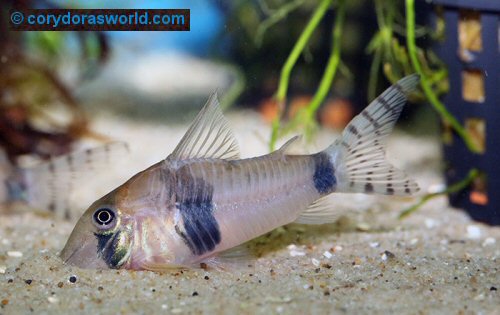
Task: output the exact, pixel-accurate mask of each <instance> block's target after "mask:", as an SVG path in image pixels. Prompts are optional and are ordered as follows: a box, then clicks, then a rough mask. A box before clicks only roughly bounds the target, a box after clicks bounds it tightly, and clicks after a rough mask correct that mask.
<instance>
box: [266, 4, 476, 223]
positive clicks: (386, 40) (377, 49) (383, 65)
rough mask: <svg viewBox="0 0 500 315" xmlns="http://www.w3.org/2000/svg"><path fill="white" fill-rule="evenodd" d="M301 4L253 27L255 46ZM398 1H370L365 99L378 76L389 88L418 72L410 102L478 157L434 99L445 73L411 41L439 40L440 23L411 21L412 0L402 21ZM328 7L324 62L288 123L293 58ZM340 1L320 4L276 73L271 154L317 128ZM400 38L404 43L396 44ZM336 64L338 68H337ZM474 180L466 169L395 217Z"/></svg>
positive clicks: (334, 56)
mask: <svg viewBox="0 0 500 315" xmlns="http://www.w3.org/2000/svg"><path fill="white" fill-rule="evenodd" d="M301 4H302V1H294V2H291V3H289V4H288V5H287V6H286V7H285V6H283V8H282V9H281V10H278V11H277V13H276V14H275V15H273V16H272V17H271V18H270V19H269V20H267V21H266V23H265V24H263V26H262V27H261V28H259V32H258V37H257V42H261V40H262V37H263V34H264V32H265V31H266V30H267V29H268V28H269V27H270V26H271V25H273V24H275V23H277V21H278V20H279V19H280V18H281V17H283V16H286V15H287V14H288V13H289V12H291V11H292V10H295V9H296V8H297V7H299V6H300V5H301ZM400 4H401V2H399V1H396V0H385V1H384V0H374V8H375V15H376V18H377V24H378V27H379V29H378V30H377V31H376V32H375V35H374V36H373V37H372V39H371V41H370V42H369V44H368V45H367V48H366V52H367V53H368V54H370V55H372V56H373V59H372V63H371V66H370V72H369V73H370V75H369V83H368V98H369V100H371V99H374V98H375V96H376V94H377V87H378V82H377V81H378V78H379V73H380V71H382V72H383V74H384V75H385V77H386V78H387V79H388V80H389V81H390V82H391V83H394V82H396V81H397V80H399V79H400V78H402V77H404V76H406V75H409V74H411V73H415V72H416V73H418V74H419V75H420V77H421V81H420V87H421V91H416V92H415V93H414V95H413V96H412V98H413V99H414V100H416V101H420V102H422V101H427V102H428V103H430V105H431V106H432V107H433V109H434V110H435V111H436V112H437V113H438V115H439V116H440V118H441V120H442V122H443V124H445V125H447V126H450V127H451V128H452V129H453V130H454V131H455V132H456V133H457V134H458V135H459V136H460V137H461V138H462V139H463V141H464V143H465V144H466V146H467V148H468V149H469V150H470V151H471V152H475V153H478V152H480V148H478V146H477V144H476V143H475V142H474V141H473V139H472V137H471V135H470V134H469V133H468V132H467V130H466V129H465V128H464V126H463V125H462V124H461V123H460V122H459V121H458V119H457V118H456V117H455V116H453V114H451V113H450V112H449V111H448V110H447V108H446V107H445V105H444V104H443V103H442V102H441V101H440V100H439V96H440V95H442V94H444V93H446V92H447V91H448V88H449V87H448V82H447V77H448V71H447V68H446V65H444V64H443V63H442V62H441V61H440V60H439V58H437V57H436V56H435V55H434V53H433V52H432V51H431V50H430V49H427V50H426V49H424V48H422V47H419V46H418V45H417V37H423V36H429V37H430V38H432V39H439V38H440V37H442V36H443V34H444V23H443V21H442V20H439V19H438V22H437V27H436V29H434V30H432V29H430V28H428V27H423V26H418V25H416V22H415V0H405V3H404V12H405V15H404V16H403V14H402V12H401V11H402V10H401V8H400ZM331 8H333V9H334V10H335V21H334V25H333V27H332V47H331V51H330V56H329V59H328V63H327V65H326V68H325V71H324V73H323V77H322V78H321V81H320V83H319V86H318V88H317V90H316V93H315V94H314V96H313V98H312V100H311V101H310V102H309V104H308V105H307V106H306V107H305V108H302V109H300V110H298V111H297V112H296V113H295V116H294V117H291V118H289V120H285V119H284V115H283V113H284V112H285V111H286V100H287V99H286V95H287V91H288V86H289V81H290V76H291V73H292V70H293V68H294V66H295V64H296V62H297V60H298V58H299V56H300V55H301V54H302V53H304V51H305V48H306V45H307V43H308V41H309V40H310V38H311V36H312V34H313V32H314V31H315V29H316V28H317V27H318V25H319V23H320V21H321V20H322V19H323V17H324V16H325V14H326V12H327V11H328V10H329V9H331ZM345 11H346V2H345V1H344V0H337V1H332V0H321V1H319V3H318V5H317V7H316V9H315V11H314V12H313V14H312V15H311V18H310V20H309V21H308V23H307V24H306V26H305V27H304V30H303V32H302V33H301V35H300V36H299V38H298V40H297V41H296V43H295V45H294V47H293V49H292V50H291V52H290V54H289V56H288V58H287V59H286V61H285V63H284V65H283V67H282V70H281V74H280V80H279V84H278V88H277V91H276V94H275V100H276V102H277V104H278V111H279V114H278V115H277V117H276V118H275V119H274V121H273V123H272V132H271V137H270V141H269V147H270V149H271V150H274V149H275V146H276V142H277V140H278V139H279V138H280V137H282V136H284V135H286V134H288V133H290V132H291V131H296V130H298V129H301V130H300V131H301V133H303V134H305V136H306V139H307V138H310V136H311V135H312V134H313V133H314V131H315V130H316V128H317V122H316V119H315V117H316V112H317V110H318V109H319V107H320V105H321V104H322V103H323V101H324V100H325V98H326V97H327V95H328V93H329V91H330V89H331V85H332V83H333V79H334V78H335V75H336V73H337V70H338V69H339V68H340V66H342V63H341V52H342V51H341V39H342V31H343V27H344V23H345V15H346V13H345ZM400 37H403V38H404V41H403V42H401V41H400V39H399V38H400ZM339 65H340V66H339ZM476 177H477V171H476V170H471V171H470V173H469V175H468V176H467V177H466V178H465V179H463V180H462V181H459V182H458V183H456V184H453V185H451V186H450V187H449V188H448V189H446V190H444V191H442V192H439V193H433V194H428V195H425V196H424V197H423V198H422V199H421V200H420V201H419V202H418V203H417V204H416V205H414V206H412V207H410V208H409V209H406V210H405V211H403V212H402V213H401V216H400V217H401V218H403V217H406V216H407V215H409V214H410V213H412V212H413V211H415V210H416V209H418V208H419V207H420V206H422V205H423V204H424V203H425V202H427V201H428V200H431V199H433V198H434V197H437V196H440V195H442V194H449V193H453V192H457V191H459V190H462V189H464V188H466V187H467V186H469V185H470V183H471V182H472V181H473V180H474V178H476Z"/></svg>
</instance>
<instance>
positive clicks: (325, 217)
mask: <svg viewBox="0 0 500 315" xmlns="http://www.w3.org/2000/svg"><path fill="white" fill-rule="evenodd" d="M331 196H333V195H326V196H324V197H322V198H320V199H318V200H316V201H315V202H313V203H312V204H311V205H310V206H309V207H308V208H307V209H306V210H304V211H303V212H302V213H300V215H299V217H298V218H297V219H296V220H295V221H294V222H293V223H298V224H325V223H332V222H335V221H337V220H338V219H339V218H340V216H341V215H342V213H341V212H339V211H338V210H337V209H336V208H335V207H334V206H333V203H332V201H331V200H330V197H331Z"/></svg>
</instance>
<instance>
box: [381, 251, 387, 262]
mask: <svg viewBox="0 0 500 315" xmlns="http://www.w3.org/2000/svg"><path fill="white" fill-rule="evenodd" d="M380 258H381V259H382V260H383V261H386V260H387V254H386V253H383V254H382V256H380Z"/></svg>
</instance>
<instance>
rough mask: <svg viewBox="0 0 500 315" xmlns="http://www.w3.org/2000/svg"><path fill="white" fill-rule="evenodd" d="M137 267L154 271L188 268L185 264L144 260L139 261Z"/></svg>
mask: <svg viewBox="0 0 500 315" xmlns="http://www.w3.org/2000/svg"><path fill="white" fill-rule="evenodd" d="M138 269H140V270H149V271H155V272H165V271H173V270H178V269H189V268H188V267H187V266H183V265H175V264H169V263H160V262H151V261H144V262H141V263H139V268H138Z"/></svg>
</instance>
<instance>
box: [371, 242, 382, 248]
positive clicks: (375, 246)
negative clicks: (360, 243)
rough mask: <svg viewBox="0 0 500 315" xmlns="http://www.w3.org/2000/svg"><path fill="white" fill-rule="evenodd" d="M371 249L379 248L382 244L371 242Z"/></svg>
mask: <svg viewBox="0 0 500 315" xmlns="http://www.w3.org/2000/svg"><path fill="white" fill-rule="evenodd" d="M370 247H371V248H377V247H380V243H379V242H371V243H370Z"/></svg>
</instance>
